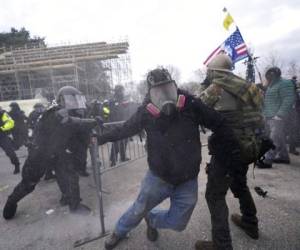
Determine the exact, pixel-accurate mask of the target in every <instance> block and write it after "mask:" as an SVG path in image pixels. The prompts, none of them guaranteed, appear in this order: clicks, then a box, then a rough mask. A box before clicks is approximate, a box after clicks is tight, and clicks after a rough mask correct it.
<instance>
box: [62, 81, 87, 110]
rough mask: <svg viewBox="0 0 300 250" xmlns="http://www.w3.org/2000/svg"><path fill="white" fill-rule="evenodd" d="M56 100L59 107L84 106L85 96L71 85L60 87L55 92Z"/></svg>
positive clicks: (74, 107) (70, 108)
mask: <svg viewBox="0 0 300 250" xmlns="http://www.w3.org/2000/svg"><path fill="white" fill-rule="evenodd" d="M56 102H57V104H58V105H60V106H61V107H63V108H66V109H69V110H72V109H85V108H86V99H85V97H84V96H83V95H82V94H81V92H80V91H79V90H78V89H76V88H74V87H72V86H64V87H62V88H61V89H60V90H59V91H58V93H57V97H56Z"/></svg>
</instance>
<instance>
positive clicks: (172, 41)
mask: <svg viewBox="0 0 300 250" xmlns="http://www.w3.org/2000/svg"><path fill="white" fill-rule="evenodd" d="M224 6H226V7H227V9H228V11H229V12H230V13H231V15H232V16H233V18H234V20H235V22H236V24H237V25H238V27H239V28H240V31H241V33H242V35H243V37H244V40H245V42H246V43H247V44H248V45H250V46H251V47H252V48H253V49H254V51H255V54H256V55H258V56H262V57H263V56H265V55H267V54H268V53H270V52H271V51H273V52H275V53H277V54H278V55H280V57H282V58H283V59H286V60H295V61H300V59H299V58H300V1H299V0H285V1H283V0H251V1H238V0H227V1H225V0H209V1H201V0H185V1H184V0H127V1H125V0H123V1H122V0H107V1H104V0H1V8H0V32H4V31H9V30H10V28H11V27H15V28H17V29H19V28H21V27H25V28H26V29H27V30H29V31H30V32H31V34H32V35H36V36H42V37H45V38H46V42H47V44H48V45H57V44H61V43H71V44H74V43H80V42H100V41H118V40H119V39H122V38H128V40H129V44H130V56H131V62H132V71H133V79H134V80H138V79H141V77H142V76H143V75H144V74H145V73H146V71H147V70H149V69H151V68H153V67H155V66H157V65H166V64H172V65H175V66H176V67H178V68H179V69H180V70H181V72H182V78H183V80H188V79H189V78H190V77H191V76H192V72H193V71H195V70H196V69H198V68H201V67H203V64H202V63H203V61H204V60H205V59H206V57H207V56H208V55H209V54H210V53H211V52H212V50H214V49H215V48H216V47H217V46H218V45H219V44H220V43H221V42H223V41H224V40H225V39H226V37H227V36H228V35H229V33H228V31H226V30H225V29H224V28H223V26H222V22H223V19H224V13H223V12H222V9H223V7H224Z"/></svg>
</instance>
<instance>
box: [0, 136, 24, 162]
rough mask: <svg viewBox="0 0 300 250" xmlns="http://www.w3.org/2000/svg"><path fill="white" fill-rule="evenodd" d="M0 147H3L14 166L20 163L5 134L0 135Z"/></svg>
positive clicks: (10, 141)
mask: <svg viewBox="0 0 300 250" xmlns="http://www.w3.org/2000/svg"><path fill="white" fill-rule="evenodd" d="M0 147H1V148H2V149H3V151H4V152H5V154H6V155H7V156H8V157H9V159H10V162H11V163H12V164H13V165H15V166H19V165H20V163H19V159H18V157H17V155H16V152H15V150H14V146H13V143H12V140H11V139H10V138H9V137H8V136H7V135H0Z"/></svg>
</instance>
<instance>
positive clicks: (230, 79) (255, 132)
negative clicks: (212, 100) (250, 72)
mask: <svg viewBox="0 0 300 250" xmlns="http://www.w3.org/2000/svg"><path fill="white" fill-rule="evenodd" d="M213 83H215V84H216V85H218V86H219V87H221V88H222V89H224V90H225V91H226V92H228V93H230V94H231V95H232V96H234V97H235V98H236V101H237V103H238V107H239V108H238V110H237V112H236V117H235V119H234V120H235V122H234V123H232V124H233V130H234V134H235V135H236V137H237V139H238V141H239V144H240V151H241V159H242V161H243V163H245V164H250V163H254V162H256V161H257V160H259V159H260V158H261V157H262V156H263V155H264V153H265V152H266V151H268V150H269V148H270V147H271V146H270V145H273V144H272V143H271V144H270V139H268V138H267V137H265V136H264V135H263V131H264V118H263V115H262V105H263V96H262V94H261V93H260V90H259V89H258V88H257V86H256V85H255V84H250V83H247V82H246V81H245V80H244V79H242V78H240V77H238V76H236V75H234V74H224V75H222V77H221V78H217V79H214V81H213ZM266 145H268V147H266ZM266 149H267V150H266Z"/></svg>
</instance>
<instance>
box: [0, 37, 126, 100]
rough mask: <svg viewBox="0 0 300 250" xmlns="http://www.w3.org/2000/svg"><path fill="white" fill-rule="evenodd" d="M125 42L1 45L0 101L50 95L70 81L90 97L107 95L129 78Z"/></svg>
mask: <svg viewBox="0 0 300 250" xmlns="http://www.w3.org/2000/svg"><path fill="white" fill-rule="evenodd" d="M128 47H129V44H128V42H119V43H106V42H98V43H87V44H78V45H68V46H57V47H45V46H38V47H35V48H26V47H25V48H19V49H14V50H7V49H3V50H2V51H1V50H0V51H1V52H0V101H5V100H22V99H32V98H35V97H36V95H37V94H41V95H43V96H44V97H47V98H48V99H49V100H50V99H52V98H53V97H54V96H55V94H56V93H57V91H58V89H59V88H61V87H62V86H66V85H72V86H75V87H76V88H78V89H80V90H81V91H82V92H83V93H84V94H85V95H86V96H87V97H88V98H89V99H91V98H99V97H100V98H106V97H108V96H109V94H110V91H111V89H112V88H113V86H114V85H116V84H122V85H126V84H128V83H130V82H131V68H130V58H129V54H128Z"/></svg>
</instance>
